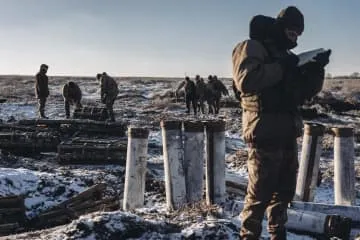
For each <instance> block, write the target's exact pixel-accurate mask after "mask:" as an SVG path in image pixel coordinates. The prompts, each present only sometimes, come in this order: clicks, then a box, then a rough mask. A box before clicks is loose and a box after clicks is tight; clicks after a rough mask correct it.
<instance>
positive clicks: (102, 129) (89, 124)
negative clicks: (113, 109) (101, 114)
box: [17, 119, 127, 137]
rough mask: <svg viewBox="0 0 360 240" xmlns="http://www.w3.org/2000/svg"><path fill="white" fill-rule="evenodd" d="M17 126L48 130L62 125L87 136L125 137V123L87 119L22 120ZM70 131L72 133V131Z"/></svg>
mask: <svg viewBox="0 0 360 240" xmlns="http://www.w3.org/2000/svg"><path fill="white" fill-rule="evenodd" d="M17 124H18V125H24V126H33V127H37V126H43V127H48V128H55V129H59V128H60V127H61V126H62V125H68V126H69V125H70V126H73V128H75V129H78V130H79V131H80V132H84V133H88V134H91V133H93V134H95V133H96V134H107V135H112V136H118V137H119V136H125V132H126V129H127V123H126V122H121V121H117V122H104V121H94V120H87V119H57V120H54V119H24V120H20V121H18V122H17ZM73 128H72V130H73V131H74V129H73Z"/></svg>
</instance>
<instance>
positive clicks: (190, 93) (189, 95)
mask: <svg viewBox="0 0 360 240" xmlns="http://www.w3.org/2000/svg"><path fill="white" fill-rule="evenodd" d="M182 88H184V89H185V103H186V109H187V111H186V113H188V114H189V113H190V108H191V105H192V107H193V109H194V114H195V115H196V113H197V106H196V87H195V83H194V82H193V81H191V80H190V78H189V77H187V76H186V77H185V80H184V81H182V82H181V83H180V84H179V86H178V87H177V89H176V94H178V92H179V91H180V89H182Z"/></svg>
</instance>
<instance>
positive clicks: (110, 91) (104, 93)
mask: <svg viewBox="0 0 360 240" xmlns="http://www.w3.org/2000/svg"><path fill="white" fill-rule="evenodd" d="M96 78H97V80H99V81H100V90H101V91H100V96H101V102H102V103H104V104H105V105H106V109H107V112H108V114H109V118H110V121H112V122H114V121H115V116H114V110H113V105H114V101H115V99H116V97H117V95H118V94H119V89H118V85H117V83H116V82H115V80H114V79H113V78H112V77H110V76H109V75H107V73H106V72H103V73H102V74H100V73H98V74H97V75H96Z"/></svg>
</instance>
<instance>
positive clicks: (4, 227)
mask: <svg viewBox="0 0 360 240" xmlns="http://www.w3.org/2000/svg"><path fill="white" fill-rule="evenodd" d="M18 228H20V226H19V224H18V223H7V224H0V234H1V235H3V234H8V233H15V232H16V229H18Z"/></svg>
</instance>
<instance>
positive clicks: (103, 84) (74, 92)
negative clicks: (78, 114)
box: [35, 64, 119, 121]
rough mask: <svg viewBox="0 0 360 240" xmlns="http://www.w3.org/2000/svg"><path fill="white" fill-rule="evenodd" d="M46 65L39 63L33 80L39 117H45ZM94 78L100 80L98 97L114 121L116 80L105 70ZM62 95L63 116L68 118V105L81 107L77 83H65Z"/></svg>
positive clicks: (47, 91) (116, 93)
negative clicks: (38, 69) (38, 68)
mask: <svg viewBox="0 0 360 240" xmlns="http://www.w3.org/2000/svg"><path fill="white" fill-rule="evenodd" d="M48 68H49V67H48V65H46V64H41V66H40V71H39V72H38V73H37V74H36V81H35V96H36V98H37V99H38V111H39V116H40V117H41V118H45V119H47V118H48V117H47V116H46V115H45V104H46V99H47V98H48V96H49V84H48V83H49V78H48V76H47V75H46V74H47V71H48ZM96 79H97V80H98V81H99V82H100V97H101V102H102V103H103V104H105V105H106V109H107V112H108V116H109V120H110V121H115V116H114V110H113V105H114V101H115V99H116V97H117V95H118V94H119V89H118V85H117V83H116V81H115V80H114V79H113V78H112V77H110V76H109V75H108V74H107V73H106V72H103V73H98V74H97V75H96ZM62 95H63V97H64V105H65V116H66V118H70V106H71V105H74V106H75V108H82V105H81V98H82V93H81V89H80V87H79V85H78V84H76V83H75V82H73V81H70V82H68V83H66V84H65V85H64V86H63V88H62Z"/></svg>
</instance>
